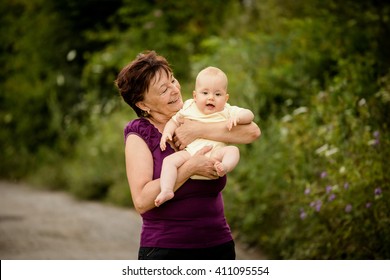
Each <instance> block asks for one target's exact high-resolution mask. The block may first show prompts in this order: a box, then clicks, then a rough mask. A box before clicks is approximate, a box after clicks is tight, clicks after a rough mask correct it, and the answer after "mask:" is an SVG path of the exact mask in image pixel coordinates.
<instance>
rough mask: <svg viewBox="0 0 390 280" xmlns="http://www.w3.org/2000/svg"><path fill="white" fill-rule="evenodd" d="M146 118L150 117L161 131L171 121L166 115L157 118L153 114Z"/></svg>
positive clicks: (151, 121)
mask: <svg viewBox="0 0 390 280" xmlns="http://www.w3.org/2000/svg"><path fill="white" fill-rule="evenodd" d="M146 119H148V120H149V122H150V123H151V124H153V125H154V126H155V127H156V128H157V129H158V131H160V133H162V132H163V130H164V127H165V125H166V124H167V122H168V121H169V118H166V117H165V118H163V117H161V116H160V117H159V118H155V117H153V116H149V117H147V118H146Z"/></svg>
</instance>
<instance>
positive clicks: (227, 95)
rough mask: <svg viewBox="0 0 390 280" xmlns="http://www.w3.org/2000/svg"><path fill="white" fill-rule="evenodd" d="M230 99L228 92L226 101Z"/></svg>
mask: <svg viewBox="0 0 390 280" xmlns="http://www.w3.org/2000/svg"><path fill="white" fill-rule="evenodd" d="M228 100H229V94H226V102H227V101H228Z"/></svg>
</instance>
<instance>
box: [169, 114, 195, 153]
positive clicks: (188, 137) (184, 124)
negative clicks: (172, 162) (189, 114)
mask: <svg viewBox="0 0 390 280" xmlns="http://www.w3.org/2000/svg"><path fill="white" fill-rule="evenodd" d="M199 129H201V127H200V126H199V122H197V121H194V120H189V119H182V120H181V123H180V126H179V127H178V128H176V130H175V137H174V138H173V141H174V143H175V146H176V147H177V148H178V149H179V150H183V149H184V148H185V147H187V145H188V144H190V143H191V142H193V141H194V140H195V139H196V138H198V135H199V133H197V131H198V130H199Z"/></svg>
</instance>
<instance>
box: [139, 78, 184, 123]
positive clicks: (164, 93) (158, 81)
mask: <svg viewBox="0 0 390 280" xmlns="http://www.w3.org/2000/svg"><path fill="white" fill-rule="evenodd" d="M180 90H181V87H180V84H179V81H178V80H176V79H175V78H174V77H173V75H172V73H169V75H167V73H165V71H163V70H161V71H160V72H158V73H157V74H156V76H155V77H154V79H153V80H152V81H151V83H150V86H149V90H148V91H147V92H146V94H145V99H144V101H143V103H144V104H145V106H146V107H147V108H148V109H149V110H150V113H149V114H150V115H151V116H152V117H153V118H163V117H166V118H167V119H169V118H171V117H172V116H173V115H174V114H176V113H177V112H178V111H179V110H180V109H181V108H182V107H183V99H182V96H181V91H180Z"/></svg>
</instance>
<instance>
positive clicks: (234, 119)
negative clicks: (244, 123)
mask: <svg viewBox="0 0 390 280" xmlns="http://www.w3.org/2000/svg"><path fill="white" fill-rule="evenodd" d="M239 121H240V118H239V117H238V116H237V115H232V116H230V118H229V120H228V124H227V128H228V129H229V131H230V130H232V128H233V126H237V124H238V123H239Z"/></svg>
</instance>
